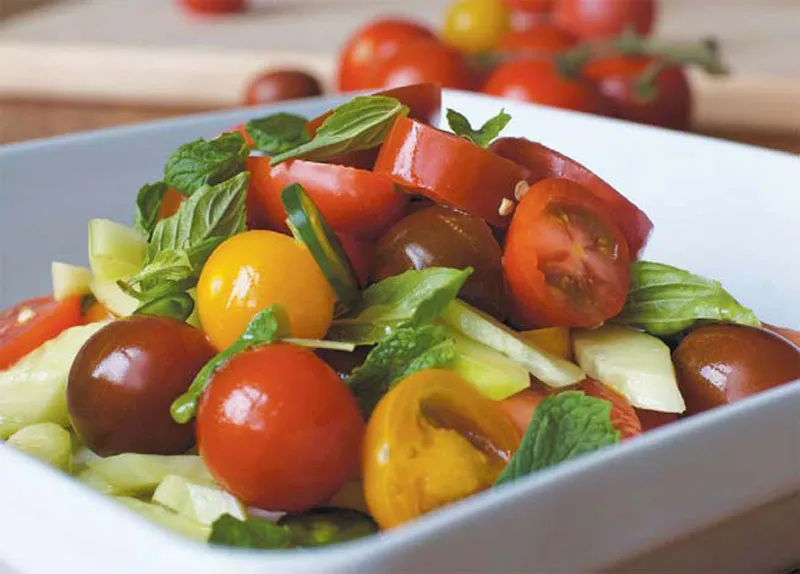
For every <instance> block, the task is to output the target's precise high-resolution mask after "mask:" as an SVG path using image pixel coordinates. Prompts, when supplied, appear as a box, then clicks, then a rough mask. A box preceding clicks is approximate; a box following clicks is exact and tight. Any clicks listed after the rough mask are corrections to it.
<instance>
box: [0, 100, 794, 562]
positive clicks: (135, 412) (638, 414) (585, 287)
mask: <svg viewBox="0 0 800 574" xmlns="http://www.w3.org/2000/svg"><path fill="white" fill-rule="evenodd" d="M440 100H441V93H440V90H439V88H437V87H436V86H433V85H411V86H405V87H402V88H397V89H393V90H389V91H386V92H381V93H378V94H375V95H372V96H358V97H355V98H354V99H352V100H351V101H349V102H347V103H345V104H343V105H341V106H339V107H337V108H335V109H333V110H331V111H330V112H328V113H327V114H325V115H324V116H321V117H320V118H316V119H312V120H310V121H309V120H307V119H306V118H303V117H300V116H296V115H292V114H288V113H277V114H272V115H269V116H266V117H262V118H257V119H253V120H252V121H250V122H248V123H247V124H245V125H243V126H238V127H235V128H232V130H231V131H230V132H228V133H224V134H222V135H220V136H219V137H217V138H215V139H212V140H204V139H199V140H196V141H193V142H190V143H187V144H185V145H183V146H181V147H179V148H178V149H177V150H176V151H175V152H174V154H173V155H172V156H171V157H170V158H169V159H168V161H167V163H166V166H165V168H164V174H163V178H162V179H161V180H159V181H157V182H154V183H149V184H146V185H144V186H143V187H142V188H141V190H140V191H139V193H138V195H137V196H136V199H135V218H134V223H133V226H132V227H129V226H126V225H122V224H120V223H115V222H112V221H109V220H105V219H94V220H91V221H90V222H89V261H90V267H91V268H90V269H89V268H81V267H77V266H73V265H70V264H66V263H60V262H57V263H53V296H52V297H46V298H38V299H31V300H29V301H26V302H23V303H20V304H19V305H17V306H16V307H14V308H12V309H9V310H7V311H5V312H4V313H3V314H2V315H0V369H2V370H0V439H3V440H7V442H8V444H9V445H13V446H15V447H17V448H19V449H21V450H23V451H26V452H28V453H30V454H32V455H34V456H37V457H39V458H40V459H42V460H45V461H47V462H49V463H50V464H52V465H53V466H55V467H57V468H59V469H61V470H63V471H65V472H69V473H71V474H73V475H74V476H76V477H77V479H78V480H80V481H82V482H83V483H85V484H87V485H89V486H91V487H93V488H96V489H97V490H99V491H101V492H103V493H105V494H107V495H109V496H113V497H115V499H117V500H118V501H120V502H121V503H123V504H125V505H126V506H128V507H130V508H132V509H133V510H135V511H137V512H140V513H142V514H144V515H146V516H148V517H150V518H152V519H153V520H155V521H157V522H159V523H161V524H162V525H164V526H166V527H167V528H170V529H172V530H175V531H177V532H180V533H182V534H184V535H186V536H189V537H192V538H195V539H198V540H203V541H210V542H211V543H214V544H221V545H233V546H242V547H254V548H295V547H307V546H320V545H325V544H329V543H334V542H342V541H346V540H351V539H353V538H358V537H361V536H365V535H368V534H371V533H374V532H377V531H379V530H382V529H390V528H393V527H395V526H397V525H400V524H403V523H406V522H408V521H410V520H413V519H414V518H416V517H419V516H421V515H423V514H425V513H428V512H431V511H434V510H436V509H438V508H441V507H443V506H446V505H448V504H450V503H452V502H455V501H457V500H460V499H463V498H465V497H467V496H471V495H473V494H476V493H479V492H481V491H484V490H486V489H490V488H494V487H501V486H502V485H503V484H505V483H507V482H510V481H513V480H516V479H519V478H521V477H524V476H526V475H528V474H531V473H536V472H540V471H541V470H543V469H546V468H548V467H551V466H553V465H557V464H559V463H561V462H564V461H566V460H568V459H571V458H574V457H576V456H581V455H583V454H586V453H589V452H592V451H595V450H598V449H602V448H606V447H608V446H610V445H612V444H614V443H617V442H619V441H622V440H636V439H637V437H638V436H639V435H641V434H642V433H645V432H649V431H650V430H652V429H654V428H656V427H659V426H662V425H665V424H673V423H674V422H675V421H677V420H678V419H680V418H683V417H686V416H691V415H694V414H696V413H700V412H703V411H706V410H708V409H711V408H716V407H718V406H722V405H725V404H727V403H731V402H734V401H738V400H740V399H742V398H745V397H747V396H748V395H751V394H753V393H756V392H759V391H761V390H764V389H768V388H771V387H775V386H777V385H781V384H786V383H789V382H791V381H793V380H795V379H798V378H800V349H798V347H797V346H796V343H797V335H798V334H797V333H796V332H793V331H791V330H788V329H778V328H774V327H770V326H768V325H764V324H762V323H761V322H760V321H759V319H758V318H757V317H756V315H755V314H754V313H753V312H752V311H751V310H749V309H748V308H746V307H744V306H743V305H741V304H740V303H739V302H738V301H737V300H736V299H735V298H734V297H733V296H732V295H731V294H729V293H728V292H727V291H725V289H724V288H723V287H722V285H721V284H720V283H719V282H717V281H714V280H713V279H709V278H704V277H700V276H698V275H695V274H693V273H691V272H690V271H688V270H684V269H679V268H677V267H674V266H671V265H669V264H668V263H664V262H654V261H647V260H643V259H641V255H642V252H643V249H644V247H645V245H646V243H647V240H648V236H649V235H650V233H651V231H652V228H653V224H652V222H651V220H650V219H649V218H648V217H647V215H646V214H645V213H644V212H642V210H641V209H639V208H638V207H637V206H636V205H635V204H634V203H632V202H631V201H630V200H629V199H627V198H626V197H625V196H624V195H623V194H622V193H620V191H618V190H616V189H615V188H614V187H613V186H611V185H610V184H609V183H607V182H606V181H604V180H603V179H601V178H600V177H599V176H597V175H596V174H594V173H593V172H592V171H590V170H589V169H588V168H587V167H585V166H583V165H581V164H580V163H578V162H577V161H575V160H573V159H571V158H569V157H567V156H565V155H563V154H561V153H559V152H557V151H555V150H552V149H550V148H548V147H547V146H546V145H544V144H542V143H538V142H535V141H531V140H528V139H525V138H516V137H515V138H509V137H502V136H501V132H502V131H503V129H504V128H505V127H506V125H507V124H508V123H509V121H511V120H512V119H511V117H510V116H509V115H508V114H506V113H505V112H504V111H502V110H501V111H500V112H499V113H498V115H497V116H495V117H493V118H491V119H489V120H488V121H486V123H484V124H483V125H482V126H480V127H474V126H473V125H472V124H471V123H470V121H469V120H468V119H467V118H466V117H464V116H463V115H462V114H460V113H458V112H457V111H455V110H450V109H448V110H446V114H445V115H446V120H447V124H448V125H449V128H450V130H449V131H444V130H442V129H439V128H437V127H435V126H434V125H433V122H434V121H435V118H436V117H437V116H438V115H439V112H440V105H441V101H440ZM792 339H793V341H794V342H793V341H792ZM262 511H268V512H269V513H270V514H268V515H265V514H264V513H263V512H262ZM275 513H277V514H275ZM276 517H279V518H277V520H276V519H275V518H276Z"/></svg>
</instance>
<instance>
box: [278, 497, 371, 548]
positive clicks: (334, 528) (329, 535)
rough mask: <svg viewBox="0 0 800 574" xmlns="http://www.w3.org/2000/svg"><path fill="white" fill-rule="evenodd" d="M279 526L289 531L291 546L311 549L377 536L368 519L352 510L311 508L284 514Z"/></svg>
mask: <svg viewBox="0 0 800 574" xmlns="http://www.w3.org/2000/svg"><path fill="white" fill-rule="evenodd" d="M278 525H279V526H283V527H285V528H288V529H289V533H290V536H291V540H292V546H299V547H301V548H314V547H317V546H328V545H329V544H338V543H340V542H347V541H349V540H356V539H357V538H363V537H364V536H369V535H370V534H375V533H376V532H378V525H377V524H375V521H374V520H372V518H371V517H369V516H368V515H366V514H364V513H363V512H359V511H357V510H353V509H351V508H332V507H321V508H312V509H311V510H306V511H305V512H300V513H298V514H285V515H284V516H282V517H281V519H280V520H278Z"/></svg>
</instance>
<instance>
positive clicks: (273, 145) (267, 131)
mask: <svg viewBox="0 0 800 574" xmlns="http://www.w3.org/2000/svg"><path fill="white" fill-rule="evenodd" d="M307 126H308V120H306V118H304V117H303V116H297V115H294V114H286V113H283V112H281V113H277V114H272V115H271V116H267V117H264V118H258V119H255V120H250V121H249V122H247V124H246V125H245V127H244V129H245V130H247V133H248V134H249V135H250V137H251V138H252V139H253V143H254V144H255V147H256V149H258V150H260V151H263V152H264V153H265V154H267V155H278V154H280V153H283V152H286V151H289V150H291V149H294V148H296V147H297V146H299V145H302V144H304V143H308V142H309V141H311V138H310V137H309V135H308V128H307Z"/></svg>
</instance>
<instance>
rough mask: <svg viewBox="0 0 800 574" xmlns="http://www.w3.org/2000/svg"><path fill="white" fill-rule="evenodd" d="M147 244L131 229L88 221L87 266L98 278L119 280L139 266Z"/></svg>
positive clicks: (108, 223)
mask: <svg viewBox="0 0 800 574" xmlns="http://www.w3.org/2000/svg"><path fill="white" fill-rule="evenodd" d="M146 249H147V241H146V240H145V239H144V237H142V236H141V235H140V234H139V232H137V231H136V230H135V229H133V228H131V227H127V226H125V225H121V224H119V223H115V222H113V221H110V220H108V219H91V220H89V264H90V265H91V267H92V271H93V272H94V274H95V275H96V276H98V277H102V278H104V279H113V280H116V279H121V278H123V277H128V276H130V275H133V274H134V273H136V272H137V271H139V269H141V267H142V263H143V262H144V255H145V251H146Z"/></svg>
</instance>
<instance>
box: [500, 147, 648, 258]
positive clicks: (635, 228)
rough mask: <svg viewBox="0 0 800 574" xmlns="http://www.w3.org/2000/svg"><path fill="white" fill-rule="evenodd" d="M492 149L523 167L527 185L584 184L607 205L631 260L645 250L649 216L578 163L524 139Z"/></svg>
mask: <svg viewBox="0 0 800 574" xmlns="http://www.w3.org/2000/svg"><path fill="white" fill-rule="evenodd" d="M490 149H491V150H492V151H493V152H494V153H496V154H498V155H499V156H501V157H504V158H506V159H510V160H511V161H513V162H515V163H517V164H518V165H520V166H522V167H524V168H525V170H526V175H525V179H526V180H527V181H528V183H531V184H533V183H536V182H537V181H541V180H542V179H546V178H549V177H561V178H564V179H569V180H570V181H574V182H575V183H579V184H581V185H582V186H584V187H585V188H586V189H588V190H589V191H590V192H592V194H593V195H594V196H595V197H597V198H598V199H599V200H601V201H602V202H603V203H604V204H605V205H606V207H607V208H608V210H609V212H610V213H611V217H612V218H613V219H614V222H615V223H616V224H617V226H618V227H619V229H620V231H622V233H623V235H624V236H625V239H626V241H627V242H628V251H629V253H630V255H631V257H633V258H635V257H637V256H638V255H639V253H640V252H641V250H642V249H643V248H644V246H645V244H646V243H647V239H648V237H649V236H650V232H651V231H652V230H653V222H652V221H650V218H649V217H647V214H645V213H644V212H643V211H642V210H641V209H639V208H638V207H636V205H635V204H634V203H633V202H632V201H630V200H629V199H627V198H626V197H625V196H624V195H622V194H621V193H620V192H618V191H617V190H616V189H614V188H613V187H611V186H610V185H609V184H608V183H606V182H605V181H603V180H602V179H600V178H599V177H598V176H597V175H595V174H594V173H592V172H591V171H590V170H588V169H587V168H586V167H584V166H583V165H581V164H580V163H578V162H577V161H575V160H573V159H572V158H569V157H567V156H565V155H563V154H560V153H558V152H557V151H555V150H553V149H550V148H548V147H546V146H543V145H542V144H540V143H536V142H532V141H530V140H527V139H525V138H499V139H497V140H495V141H494V143H492V145H491V147H490Z"/></svg>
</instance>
